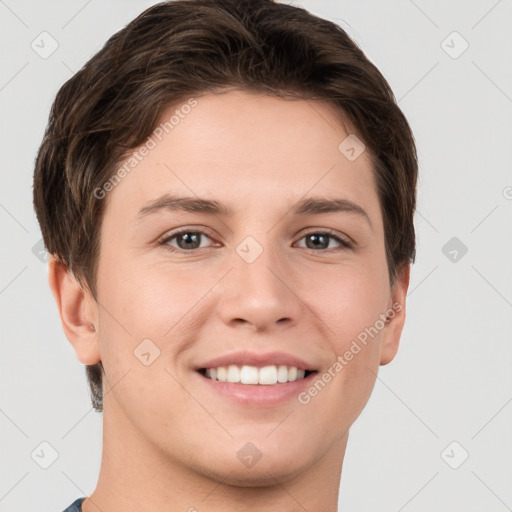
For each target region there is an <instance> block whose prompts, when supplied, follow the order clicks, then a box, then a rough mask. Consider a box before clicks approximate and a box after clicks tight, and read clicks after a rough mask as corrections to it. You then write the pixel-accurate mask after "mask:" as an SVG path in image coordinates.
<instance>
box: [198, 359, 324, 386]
mask: <svg viewBox="0 0 512 512" xmlns="http://www.w3.org/2000/svg"><path fill="white" fill-rule="evenodd" d="M199 373H201V374H202V375H203V376H204V377H206V378H208V379H211V380H218V381H220V382H229V383H241V384H249V385H263V386H271V385H274V384H278V383H279V384H285V383H287V382H295V381H298V380H302V379H304V378H306V377H308V376H309V374H311V373H314V372H313V371H310V370H303V369H298V368H297V367H296V366H287V365H268V366H263V367H257V366H250V365H243V366H238V365H235V364H231V365H229V366H218V367H216V368H201V369H200V370H199Z"/></svg>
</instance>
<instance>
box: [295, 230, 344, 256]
mask: <svg viewBox="0 0 512 512" xmlns="http://www.w3.org/2000/svg"><path fill="white" fill-rule="evenodd" d="M304 239H306V249H312V250H314V251H315V252H318V251H319V250H328V249H332V247H329V245H330V243H329V242H330V240H334V241H335V242H336V243H338V244H339V245H340V246H341V248H342V249H351V248H352V247H353V244H352V242H349V241H348V240H345V239H344V238H341V237H339V236H337V235H334V234H333V233H331V232H329V231H310V232H309V233H306V235H304V236H303V237H302V238H301V240H304ZM335 250H336V249H335Z"/></svg>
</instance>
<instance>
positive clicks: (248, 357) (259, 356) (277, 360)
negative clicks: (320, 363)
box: [194, 351, 315, 371]
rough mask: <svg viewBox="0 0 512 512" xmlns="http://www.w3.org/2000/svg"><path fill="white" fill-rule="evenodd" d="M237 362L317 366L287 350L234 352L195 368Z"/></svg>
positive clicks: (238, 363) (257, 364) (242, 363)
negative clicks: (288, 352)
mask: <svg viewBox="0 0 512 512" xmlns="http://www.w3.org/2000/svg"><path fill="white" fill-rule="evenodd" d="M230 364H235V365H237V366H244V365H247V366H270V365H276V366H279V365H286V366H296V367H297V368H298V369H299V370H311V371H314V370H315V366H314V365H313V364H311V363H308V362H306V361H304V360H303V359H301V358H300V357H297V356H294V355H292V354H287V353H286V352H249V351H243V352H233V353H231V354H225V355H223V356H219V357H214V358H213V359H209V360H208V361H205V362H204V363H201V364H199V365H196V366H195V368H194V369H195V370H201V369H203V368H218V367H219V366H229V365H230Z"/></svg>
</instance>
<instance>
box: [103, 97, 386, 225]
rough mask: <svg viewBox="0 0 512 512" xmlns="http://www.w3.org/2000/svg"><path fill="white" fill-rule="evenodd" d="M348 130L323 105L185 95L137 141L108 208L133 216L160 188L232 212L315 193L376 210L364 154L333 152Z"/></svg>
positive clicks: (293, 101) (292, 101)
mask: <svg viewBox="0 0 512 512" xmlns="http://www.w3.org/2000/svg"><path fill="white" fill-rule="evenodd" d="M191 105H193V106H191ZM348 135H349V133H347V131H345V129H344V127H343V125H342V123H341V122H340V114H339V113H338V112H337V111H336V110H335V109H334V107H333V106H331V105H329V104H327V103H325V102H312V101H306V100H289V99H282V98H278V97H273V96H266V95H261V94H260V95H258V94H250V93H245V92H241V91H230V92H225V93H222V94H207V95H203V96H198V97H196V98H194V99H193V101H191V100H190V99H189V100H188V101H187V100H184V101H183V102H182V103H180V104H176V105H174V106H172V107H170V108H168V109H167V110H166V111H165V112H163V114H162V116H161V118H160V120H159V122H158V125H157V127H156V128H155V130H154V132H153V133H152V134H151V135H150V137H149V138H148V140H147V142H146V144H143V145H142V146H141V148H142V147H144V146H146V147H147V148H150V149H147V150H145V151H143V153H144V156H143V157H142V158H141V157H140V154H141V153H142V152H141V151H139V158H138V159H137V160H134V159H133V157H132V160H131V161H132V163H133V164H134V165H133V168H132V169H130V170H129V172H128V173H126V177H125V178H123V179H122V180H121V181H120V183H119V184H117V185H116V186H115V187H114V189H113V190H112V191H111V192H110V197H109V201H108V203H109V206H108V208H109V209H111V208H123V209H125V210H126V209H129V210H130V212H129V213H130V215H132V216H133V217H136V216H137V214H138V212H139V210H140V207H141V206H142V205H143V204H144V203H146V202H147V201H148V200H152V199H153V200H154V199H156V198H157V197H159V196H161V195H162V194H164V193H172V194H180V195H187V196H193V195H196V196H199V197H202V198H203V197H208V198H211V199H215V200H218V201H221V202H222V203H226V204H229V205H230V206H232V207H233V208H232V209H235V211H236V210H237V206H238V207H239V208H245V209H246V210H247V209H248V208H251V207H254V208H257V207H259V208H261V205H262V204H263V203H262V201H264V202H265V204H267V205H269V204H274V205H276V207H277V206H280V203H282V202H283V201H284V202H285V203H286V205H287V206H288V207H289V206H290V201H291V202H292V204H293V203H294V202H296V201H298V200H300V199H304V198H306V197H308V195H314V196H319V195H321V196H331V197H344V198H346V199H348V200H351V201H353V202H357V203H359V204H361V205H364V209H365V210H366V211H368V213H369V214H370V216H372V214H371V212H372V210H373V215H378V211H377V210H376V207H378V205H376V204H375V202H377V203H378V198H377V195H376V191H375V186H374V177H373V172H372V169H371V162H370V158H369V156H368V155H367V154H366V152H363V153H362V154H361V155H360V156H359V157H358V158H357V159H355V160H354V161H350V160H349V159H347V158H346V156H345V155H344V154H343V153H342V152H340V149H339V146H340V144H341V143H343V141H344V140H345V139H346V138H347V136H348ZM136 151H137V150H136ZM128 160H129V159H127V161H128ZM125 167H126V162H125ZM125 213H127V212H125Z"/></svg>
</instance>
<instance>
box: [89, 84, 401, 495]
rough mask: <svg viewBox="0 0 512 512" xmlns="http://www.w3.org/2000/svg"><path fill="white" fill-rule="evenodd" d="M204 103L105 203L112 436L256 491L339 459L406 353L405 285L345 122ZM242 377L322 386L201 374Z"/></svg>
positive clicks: (103, 260)
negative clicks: (381, 375)
mask: <svg viewBox="0 0 512 512" xmlns="http://www.w3.org/2000/svg"><path fill="white" fill-rule="evenodd" d="M195 101H196V102H197V103H196V104H194V105H193V106H192V107H191V108H181V109H180V105H178V106H174V107H173V108H172V109H170V110H169V111H166V112H165V113H164V115H163V116H162V122H165V121H168V120H169V119H170V118H171V115H173V113H174V111H175V110H176V109H178V110H179V111H180V113H181V115H179V116H178V117H179V121H178V122H176V119H174V122H173V124H172V129H169V125H168V126H167V131H168V133H166V131H165V130H160V131H158V132H157V133H158V136H156V135H155V136H153V138H152V142H148V144H147V146H146V147H147V148H148V149H147V151H144V150H142V151H140V152H139V156H141V155H142V153H144V156H141V159H140V161H137V164H136V165H134V166H133V168H130V169H131V170H130V171H129V172H126V176H124V177H123V178H122V179H121V181H120V182H119V183H118V184H117V185H116V186H114V187H113V189H112V190H111V191H110V192H109V193H108V195H107V197H106V199H104V200H106V201H107V205H106V210H105V215H104V218H103V223H102V226H101V251H100V258H99V265H98V274H97V290H98V304H95V303H94V304H93V305H92V306H91V307H95V308H96V315H97V326H96V336H97V341H98V353H97V357H98V360H99V359H101V360H102V362H103V366H104V369H105V373H106V380H105V381H104V390H105V391H104V393H105V397H104V414H105V421H107V420H108V422H109V423H110V424H112V425H116V429H117V430H116V431H117V433H118V434H117V435H118V437H120V438H122V437H123V436H130V437H131V438H132V440H133V438H134V437H136V438H138V439H139V441H140V443H141V445H143V446H146V447H151V448H148V449H151V450H152V451H153V453H155V454H158V456H159V457H163V458H164V459H165V460H168V461H169V462H173V463H175V464H176V465H181V466H183V467H188V468H192V469H193V470H194V471H197V472H200V473H202V474H204V475H215V476H216V477H218V478H219V479H221V480H225V481H228V480H229V481H231V482H237V481H240V482H241V481H243V482H244V483H245V485H258V483H261V482H264V481H266V479H267V476H268V472H269V473H271V474H272V475H274V477H276V478H277V477H281V478H283V479H286V478H287V477H289V476H292V475H295V474H299V473H300V472H301V471H304V470H305V469H306V468H308V467H311V466H312V465H313V464H315V463H317V462H318V461H320V460H321V459H322V458H323V457H324V456H325V455H326V454H328V453H338V451H339V447H340V446H342V445H343V443H344V441H346V436H347V431H348V429H349V427H350V425H351V424H352V423H353V422H354V420H355V419H356V417H357V416H358V415H359V413H360V412H361V410H362V408H363V407H364V405H365V403H366V402H367V400H368V398H369V395H370V393H371V390H372V388H373V385H374V382H375V378H376V377H375V374H376V372H377V369H378V366H379V364H385V363H387V362H389V360H391V359H392V358H393V356H394V354H395V351H396V349H397V346H398V339H399V336H400V331H401V328H402V325H403V317H404V310H403V307H404V304H403V298H404V294H405V288H406V283H405V281H399V282H398V283H397V284H396V285H395V286H394V287H393V288H391V287H390V283H389V280H388V272H387V263H386V258H385V246H384V229H383V222H382V217H381V213H380V207H379V200H378V196H377V192H376V187H375V181H374V177H373V174H372V170H371V164H370V159H369V156H368V154H367V152H366V151H364V152H363V153H362V154H360V156H359V157H358V158H356V159H355V160H353V159H352V160H353V161H352V160H351V159H348V158H347V157H346V154H344V153H342V152H341V151H340V149H339V145H340V143H342V142H343V141H344V140H345V139H346V137H347V136H348V135H349V134H348V133H347V132H345V131H344V129H343V127H342V125H341V123H340V122H339V121H338V120H337V118H336V114H335V112H334V111H333V110H332V108H331V107H330V106H328V105H327V104H324V103H311V102H306V101H289V100H284V99H278V98H274V97H269V96H260V95H252V94H247V93H242V92H238V91H231V92H227V93H224V94H221V95H213V94H209V95H205V96H200V97H196V99H195ZM185 103H186V102H184V104H185ZM160 139H161V140H160ZM155 143H156V144H155ZM356 149H357V148H356ZM133 163H134V161H132V164H133ZM126 169H128V167H126ZM179 197H187V198H190V200H189V201H181V202H180V201H177V200H176V199H177V198H179ZM170 198H173V199H174V202H172V201H170ZM198 199H203V200H205V201H203V202H200V201H198ZM317 200H323V201H338V200H341V201H338V203H337V205H338V208H334V209H333V208H321V206H322V205H321V204H320V203H316V202H315V201H317ZM207 201H210V203H207ZM180 205H181V207H180ZM324 206H325V205H324ZM331 206H332V205H331ZM397 300H398V302H400V306H399V307H398V309H397V308H396V307H395V308H393V303H395V302H396V301H397ZM400 308H402V311H401V312H399V309H400ZM390 311H391V313H392V317H394V318H392V319H390V320H388V321H387V322H384V321H383V318H384V317H383V316H382V315H383V314H384V315H385V314H386V312H388V313H389V312H390ZM376 331H377V332H376ZM365 332H366V343H363V341H362V339H364V338H365V336H364V334H362V333H365ZM369 332H371V333H372V335H369V334H368V333H369ZM354 341H356V345H354ZM355 346H358V347H359V350H357V348H355ZM349 352H350V353H351V354H352V356H350V354H348V353H349ZM223 356H225V357H226V358H227V359H225V360H224V361H213V360H214V359H218V358H220V357H223ZM250 356H253V357H254V359H250ZM266 356H268V357H267V358H265V357H266ZM244 357H245V358H246V359H244ZM230 362H231V363H235V364H236V362H238V366H240V367H241V366H243V363H244V362H245V363H247V364H246V366H255V367H256V378H262V379H264V377H262V375H263V374H264V375H268V376H269V379H270V380H269V381H268V382H274V381H275V376H274V375H275V373H274V372H276V373H278V374H280V375H281V380H283V379H284V377H283V375H285V376H286V375H288V376H289V377H290V376H291V377H292V378H293V374H294V370H293V369H290V368H288V369H287V368H285V369H284V370H283V368H281V369H279V367H280V366H281V367H282V366H284V367H286V366H288V367H291V366H296V367H298V368H299V369H304V370H308V373H306V374H305V375H306V376H307V377H306V378H305V379H300V380H296V381H294V382H288V383H286V382H277V383H275V384H243V383H225V382H220V381H218V380H213V379H211V378H208V377H206V376H205V375H204V373H205V372H204V368H205V367H212V366H213V367H215V368H218V367H219V366H229V363H230ZM336 363H337V364H336ZM273 366H275V370H274V369H273V368H272V367H273ZM263 367H271V368H270V369H266V370H264V371H263V372H261V371H260V370H261V368H263ZM340 367H341V369H340ZM201 370H202V371H201ZM244 371H245V374H244ZM230 372H231V373H230V375H233V376H235V377H234V379H235V380H236V379H237V377H236V374H237V372H236V369H233V368H232V369H231V370H230ZM251 372H252V373H251ZM287 372H288V373H287ZM310 372H313V373H311V374H310ZM217 374H218V376H219V378H223V377H222V375H223V370H218V369H217ZM242 374H243V375H246V376H248V378H249V379H250V378H251V375H254V371H253V369H249V370H243V369H242ZM329 375H330V378H329ZM299 376H300V372H299ZM273 379H274V380H273ZM319 381H322V382H321V383H320V384H319ZM258 382H259V381H258ZM262 382H267V381H264V380H262ZM315 383H316V387H315ZM322 383H323V385H322ZM110 388H112V389H111V390H110V391H108V390H109V389H110ZM315 389H316V392H315ZM107 391H108V392H107ZM248 443H250V444H248ZM248 456H249V457H252V459H250V458H247V457H248ZM258 457H261V458H259V460H258V461H257V463H256V464H254V465H253V467H250V466H251V464H252V463H251V462H248V463H247V464H246V463H245V462H244V461H246V462H247V461H250V460H253V459H254V460H256V459H257V458H258ZM241 462H242V463H241Z"/></svg>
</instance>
